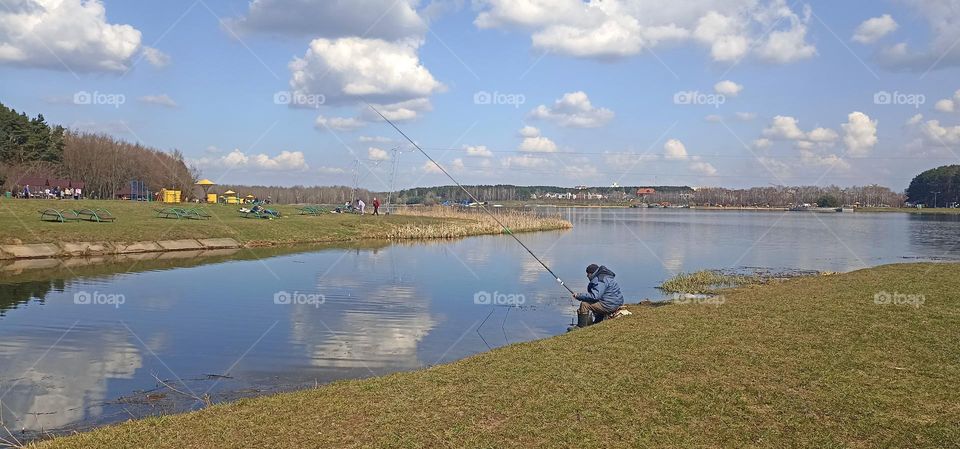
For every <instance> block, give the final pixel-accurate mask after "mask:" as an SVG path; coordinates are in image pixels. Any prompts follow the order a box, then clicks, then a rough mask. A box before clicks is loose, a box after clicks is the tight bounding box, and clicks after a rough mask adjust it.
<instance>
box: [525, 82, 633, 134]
mask: <svg viewBox="0 0 960 449" xmlns="http://www.w3.org/2000/svg"><path fill="white" fill-rule="evenodd" d="M613 116H614V113H613V111H611V110H609V109H607V108H598V107H594V106H593V104H592V103H591V102H590V98H589V97H587V94H586V93H584V92H583V91H577V92H570V93H566V94H563V97H561V98H560V99H558V100H557V101H555V102H554V103H553V106H547V105H540V106H537V107H536V108H534V109H533V111H530V117H531V118H535V119H541V120H548V121H551V122H554V123H556V124H558V125H560V126H567V127H573V128H597V127H600V126H603V125H606V124H607V123H609V122H610V120H613Z"/></svg>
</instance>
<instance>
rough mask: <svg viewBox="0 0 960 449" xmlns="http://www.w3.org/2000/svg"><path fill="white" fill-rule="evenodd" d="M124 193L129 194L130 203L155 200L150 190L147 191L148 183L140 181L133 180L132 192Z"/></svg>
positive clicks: (131, 184)
mask: <svg viewBox="0 0 960 449" xmlns="http://www.w3.org/2000/svg"><path fill="white" fill-rule="evenodd" d="M124 193H128V194H127V195H126V196H127V199H129V200H130V201H152V200H153V197H152V196H151V195H150V190H148V189H147V183H145V182H143V181H140V180H131V181H130V191H129V192H124Z"/></svg>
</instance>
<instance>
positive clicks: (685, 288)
mask: <svg viewBox="0 0 960 449" xmlns="http://www.w3.org/2000/svg"><path fill="white" fill-rule="evenodd" d="M763 282H764V279H763V278H762V277H760V276H742V275H732V274H725V273H721V272H718V271H714V270H703V271H697V272H695V273H680V274H678V275H676V276H674V277H672V278H670V279H667V280H666V281H664V282H663V284H660V287H659V288H660V289H661V290H663V291H666V292H670V293H701V294H712V293H716V292H717V291H718V290H720V289H723V288H728V287H739V286H741V285H753V284H761V283H763Z"/></svg>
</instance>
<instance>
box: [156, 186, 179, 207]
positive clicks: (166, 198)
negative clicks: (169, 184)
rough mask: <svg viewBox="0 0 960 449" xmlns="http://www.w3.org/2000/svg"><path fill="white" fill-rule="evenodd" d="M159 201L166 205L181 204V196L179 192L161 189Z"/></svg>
mask: <svg viewBox="0 0 960 449" xmlns="http://www.w3.org/2000/svg"><path fill="white" fill-rule="evenodd" d="M160 201H162V202H164V203H166V204H173V203H179V202H181V196H180V191H179V190H171V189H161V190H160Z"/></svg>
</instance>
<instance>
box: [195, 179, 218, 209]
mask: <svg viewBox="0 0 960 449" xmlns="http://www.w3.org/2000/svg"><path fill="white" fill-rule="evenodd" d="M195 185H197V186H200V188H201V189H203V198H204V200H205V201H206V202H208V203H216V202H217V194H216V193H210V187H213V186H215V185H216V183H214V182H213V181H211V180H209V179H206V178H204V179H201V180H199V181H197V183H196V184H195Z"/></svg>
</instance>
